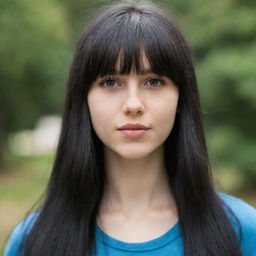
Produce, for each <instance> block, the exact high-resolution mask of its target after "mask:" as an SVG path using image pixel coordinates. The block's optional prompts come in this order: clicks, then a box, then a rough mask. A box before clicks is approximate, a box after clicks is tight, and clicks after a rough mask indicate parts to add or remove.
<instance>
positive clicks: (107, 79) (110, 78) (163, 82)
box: [100, 76, 165, 88]
mask: <svg viewBox="0 0 256 256" xmlns="http://www.w3.org/2000/svg"><path fill="white" fill-rule="evenodd" d="M151 80H158V81H159V82H160V83H161V84H160V85H157V86H150V87H161V86H164V85H165V81H164V80H162V79H159V78H150V79H149V80H148V82H149V81H151ZM106 81H115V82H117V80H116V79H114V78H113V77H111V76H109V77H107V78H106V79H104V80H102V81H101V82H100V85H101V86H102V87H105V88H116V86H113V87H106V86H104V84H105V82H106ZM117 83H118V82H117Z"/></svg>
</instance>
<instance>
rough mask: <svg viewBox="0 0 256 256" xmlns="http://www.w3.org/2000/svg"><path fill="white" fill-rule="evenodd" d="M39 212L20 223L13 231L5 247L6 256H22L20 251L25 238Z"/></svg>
mask: <svg viewBox="0 0 256 256" xmlns="http://www.w3.org/2000/svg"><path fill="white" fill-rule="evenodd" d="M38 213H39V212H34V213H32V214H30V215H29V216H28V217H26V218H25V219H24V220H22V221H21V222H19V223H18V224H17V225H16V226H15V228H14V229H13V230H12V232H11V235H10V237H9V240H8V243H7V245H6V247H5V251H4V256H20V255H22V253H21V252H20V251H19V248H20V245H21V243H22V240H23V238H24V237H25V236H26V235H28V234H29V231H30V230H31V228H32V226H33V223H34V222H35V220H36V218H37V216H38Z"/></svg>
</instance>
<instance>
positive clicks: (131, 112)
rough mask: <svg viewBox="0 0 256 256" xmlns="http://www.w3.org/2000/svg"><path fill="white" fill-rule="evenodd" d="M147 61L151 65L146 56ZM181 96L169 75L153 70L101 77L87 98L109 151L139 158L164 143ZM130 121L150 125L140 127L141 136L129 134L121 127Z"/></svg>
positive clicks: (94, 123) (95, 127)
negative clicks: (162, 75)
mask: <svg viewBox="0 0 256 256" xmlns="http://www.w3.org/2000/svg"><path fill="white" fill-rule="evenodd" d="M143 64H144V67H145V68H146V69H149V68H150V67H149V64H148V62H147V60H146V58H145V57H144V58H143ZM117 69H118V68H117ZM178 98H179V91H178V88H177V87H176V86H175V85H174V83H173V82H172V81H171V80H170V79H169V78H167V77H160V76H158V75H156V74H154V73H151V72H150V73H148V74H143V75H140V74H138V75H137V74H136V73H135V72H131V73H130V74H128V75H126V74H125V75H112V76H110V77H109V76H108V77H103V78H100V77H98V78H97V80H96V81H94V82H93V84H92V85H91V88H90V90H89V92H88V96H87V101H88V106H89V111H90V115H91V120H92V126H93V128H94V130H95V133H96V134H97V136H98V137H99V139H100V140H101V141H102V142H103V144H104V146H105V152H108V153H114V154H117V155H118V156H121V157H123V158H125V159H139V158H143V157H147V156H149V155H150V154H153V153H154V152H157V151H159V149H161V148H162V147H163V143H164V141H165V140H166V138H167V137H168V135H169V134H170V132H171V130H172V127H173V124H174V120H175V115H176V109H177V103H178ZM127 123H133V124H134V123H140V124H143V125H146V126H147V127H149V128H150V129H148V130H146V131H145V130H144V131H142V132H141V131H138V132H137V133H142V135H141V136H140V137H137V138H131V137H129V135H128V137H127V136H126V135H125V133H126V132H124V131H122V132H121V131H120V130H118V129H119V128H120V127H121V126H123V125H125V124H127ZM127 133H133V134H136V132H132V131H128V132H127Z"/></svg>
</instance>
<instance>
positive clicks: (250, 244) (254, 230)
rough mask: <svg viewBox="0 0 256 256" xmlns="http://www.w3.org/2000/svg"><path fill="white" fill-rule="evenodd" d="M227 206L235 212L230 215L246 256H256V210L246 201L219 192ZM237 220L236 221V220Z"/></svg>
mask: <svg viewBox="0 0 256 256" xmlns="http://www.w3.org/2000/svg"><path fill="white" fill-rule="evenodd" d="M218 194H219V196H220V198H221V199H222V201H223V202H224V204H225V205H226V206H228V208H229V209H230V210H231V211H232V212H233V214H234V215H235V217H234V215H233V214H230V212H229V213H228V216H229V217H230V219H231V223H232V225H233V227H234V229H235V231H236V233H237V234H238V236H239V241H240V245H241V248H242V251H243V253H244V255H246V256H247V255H248V256H256V209H255V208H254V207H253V206H251V205H250V204H248V203H246V202H245V201H244V200H242V199H240V198H237V197H234V196H231V195H228V194H225V193H220V192H218ZM234 218H236V220H235V219H234Z"/></svg>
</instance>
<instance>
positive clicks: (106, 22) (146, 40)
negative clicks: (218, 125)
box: [84, 10, 184, 85]
mask: <svg viewBox="0 0 256 256" xmlns="http://www.w3.org/2000/svg"><path fill="white" fill-rule="evenodd" d="M112 11H113V10H112ZM113 12H114V11H113ZM171 26H173V25H172V24H171V22H170V23H168V22H167V21H166V19H163V18H161V17H160V16H156V14H152V13H149V14H148V15H147V13H140V12H138V10H137V11H133V12H123V13H121V12H117V11H116V15H115V13H110V15H109V16H108V15H106V16H105V18H101V19H100V21H98V23H97V21H96V24H94V26H93V27H92V28H91V29H90V30H89V32H88V34H87V38H88V40H86V41H87V43H86V44H87V45H85V47H84V49H85V51H87V54H86V56H87V57H88V59H87V60H86V61H85V66H84V71H85V73H86V80H87V81H88V78H89V80H90V81H91V82H92V81H94V80H96V79H97V77H103V76H106V75H113V74H129V73H130V72H131V70H133V71H134V72H135V73H137V74H145V73H146V72H147V71H148V68H149V69H150V70H151V72H153V73H155V74H158V75H161V76H166V77H168V78H170V79H171V80H172V81H173V82H174V83H175V84H176V85H178V84H179V77H180V75H183V74H181V73H183V69H184V67H183V64H182V62H181V61H180V59H181V58H180V57H179V56H180V55H181V53H180V52H179V51H180V50H179V47H177V42H175V41H177V35H175V34H174V33H171V31H172V30H173V29H172V27H171ZM176 34H177V32H176ZM144 57H146V61H147V62H148V63H149V67H148V68H146V67H145V65H144V64H143V63H145V58H144Z"/></svg>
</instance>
